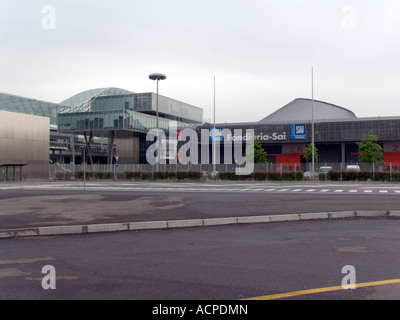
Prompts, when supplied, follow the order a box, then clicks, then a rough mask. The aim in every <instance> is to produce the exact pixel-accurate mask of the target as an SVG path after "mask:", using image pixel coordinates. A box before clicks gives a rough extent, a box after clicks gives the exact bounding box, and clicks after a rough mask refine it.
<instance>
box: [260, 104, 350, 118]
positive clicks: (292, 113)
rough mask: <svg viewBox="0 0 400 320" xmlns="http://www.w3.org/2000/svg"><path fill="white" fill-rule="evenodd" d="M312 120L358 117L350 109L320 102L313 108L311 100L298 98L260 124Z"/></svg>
mask: <svg viewBox="0 0 400 320" xmlns="http://www.w3.org/2000/svg"><path fill="white" fill-rule="evenodd" d="M312 109H313V111H312ZM312 114H314V116H312ZM312 118H314V120H328V119H356V118H357V116H356V115H355V114H354V113H353V112H352V111H350V110H348V109H345V108H343V107H339V106H336V105H334V104H331V103H327V102H323V101H318V100H314V108H312V100H311V99H305V98H298V99H295V100H293V101H292V102H290V103H288V104H287V105H285V106H283V107H282V108H280V109H278V110H277V111H275V112H273V113H271V114H270V115H269V116H267V117H265V118H263V119H261V120H260V121H259V122H260V123H272V122H275V123H276V122H278V123H283V122H287V121H291V122H293V121H296V122H298V121H311V120H312Z"/></svg>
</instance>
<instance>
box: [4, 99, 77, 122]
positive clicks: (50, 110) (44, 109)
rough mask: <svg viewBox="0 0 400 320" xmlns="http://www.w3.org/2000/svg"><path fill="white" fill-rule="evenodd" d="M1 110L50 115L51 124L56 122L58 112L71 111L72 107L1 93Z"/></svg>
mask: <svg viewBox="0 0 400 320" xmlns="http://www.w3.org/2000/svg"><path fill="white" fill-rule="evenodd" d="M0 110H4V111H11V112H18V113H24V114H32V115H37V116H43V117H48V118H50V123H51V124H56V123H57V114H58V113H60V112H66V111H70V108H68V107H66V106H63V105H59V104H56V103H51V102H45V101H40V100H36V99H29V98H23V97H18V96H14V95H11V94H6V93H0Z"/></svg>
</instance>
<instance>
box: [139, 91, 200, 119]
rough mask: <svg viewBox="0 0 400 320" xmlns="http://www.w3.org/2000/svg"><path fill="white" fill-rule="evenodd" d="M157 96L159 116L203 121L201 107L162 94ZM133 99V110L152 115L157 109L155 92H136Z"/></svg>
mask: <svg viewBox="0 0 400 320" xmlns="http://www.w3.org/2000/svg"><path fill="white" fill-rule="evenodd" d="M158 98H159V102H158V112H159V113H160V114H161V116H163V117H165V118H169V119H172V120H177V121H181V122H186V123H201V122H202V121H203V109H201V108H198V107H195V106H193V105H190V104H187V103H184V102H181V101H178V100H174V99H171V98H168V97H165V96H162V95H159V96H158ZM135 101H136V104H135V108H134V110H135V111H139V112H146V113H151V114H153V115H154V114H155V112H156V111H157V94H155V93H139V94H136V100H135Z"/></svg>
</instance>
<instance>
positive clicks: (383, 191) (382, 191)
mask: <svg viewBox="0 0 400 320" xmlns="http://www.w3.org/2000/svg"><path fill="white" fill-rule="evenodd" d="M379 192H380V193H387V192H388V191H387V190H379Z"/></svg>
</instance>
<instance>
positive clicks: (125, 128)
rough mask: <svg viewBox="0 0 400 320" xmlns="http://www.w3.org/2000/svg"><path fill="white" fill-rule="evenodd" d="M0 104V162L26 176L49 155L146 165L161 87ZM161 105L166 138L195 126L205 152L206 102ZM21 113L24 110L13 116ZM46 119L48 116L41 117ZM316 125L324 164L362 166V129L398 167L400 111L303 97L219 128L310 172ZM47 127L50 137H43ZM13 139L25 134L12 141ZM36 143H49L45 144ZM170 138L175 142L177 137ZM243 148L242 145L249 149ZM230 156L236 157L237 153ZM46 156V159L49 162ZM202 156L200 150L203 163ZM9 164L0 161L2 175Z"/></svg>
mask: <svg viewBox="0 0 400 320" xmlns="http://www.w3.org/2000/svg"><path fill="white" fill-rule="evenodd" d="M0 110H3V113H2V118H3V120H2V121H3V122H2V123H3V126H2V127H1V129H0V130H1V132H2V135H1V136H0V156H1V158H0V160H1V161H0V165H1V164H7V165H13V164H14V165H16V164H18V165H25V164H28V166H27V167H26V171H25V172H26V173H27V175H28V177H31V176H32V177H35V176H43V175H44V172H45V171H46V170H47V163H48V162H49V160H50V162H56V163H58V164H80V163H82V161H84V160H86V162H88V163H92V164H112V163H113V162H115V157H114V156H116V155H118V161H119V163H121V164H139V163H140V164H145V163H147V160H146V151H147V149H148V147H149V145H150V144H151V143H152V142H149V141H146V134H147V133H148V131H149V130H150V129H153V128H156V127H157V117H156V114H157V95H156V94H155V93H134V92H131V91H128V90H124V89H121V88H113V87H108V88H99V89H92V90H87V91H83V92H81V93H78V94H76V95H74V96H72V97H70V98H68V99H66V100H64V101H62V102H60V103H51V102H46V101H40V100H36V99H30V98H23V97H19V96H15V95H10V94H5V93H0ZM158 111H159V112H158V114H159V119H158V120H159V121H158V128H161V129H163V130H164V131H165V133H166V135H167V136H168V129H169V126H170V125H171V123H174V124H175V125H176V126H177V127H179V128H185V127H190V128H193V129H195V130H196V131H197V133H198V137H199V142H198V146H199V147H200V148H198V149H199V150H202V148H201V146H202V145H201V143H203V144H204V143H205V142H204V140H200V137H201V132H202V131H204V129H205V130H206V132H207V130H208V131H211V129H212V128H213V125H212V124H210V123H203V110H202V109H201V108H199V107H196V106H193V105H190V104H187V103H184V102H181V101H177V100H175V99H171V98H168V97H165V96H161V95H160V96H159V103H158ZM11 113H12V115H11ZM16 113H18V114H20V116H15V115H14V114H16ZM21 114H24V115H26V116H28V115H30V116H32V125H33V126H34V127H35V128H38V129H34V131H32V130H33V129H32V128H31V127H30V126H31V124H30V123H29V124H28V123H27V121H28V120H26V119H27V118H26V117H24V116H21ZM36 117H37V118H36ZM42 118H46V119H47V122H46V123H45V122H43V121H42V120H40V121H39V119H42ZM4 119H7V120H4ZM4 121H6V122H4ZM29 121H30V120H29ZM4 123H5V124H6V125H4ZM312 123H314V141H315V144H316V147H317V149H318V156H319V163H320V164H319V166H322V165H325V164H326V165H329V166H333V167H334V168H335V169H337V170H339V169H344V168H345V166H346V165H348V164H357V163H358V162H359V160H358V146H357V145H356V142H359V141H361V139H362V135H363V134H364V133H368V132H369V131H372V132H373V133H374V134H375V135H376V136H377V138H378V143H379V144H380V145H381V146H382V148H383V151H384V159H383V160H384V162H383V164H382V166H381V167H382V168H381V169H382V170H384V169H388V168H389V167H390V169H393V170H399V169H400V116H395V117H379V116H378V117H371V118H358V117H357V116H356V115H355V114H354V113H353V112H352V111H351V110H349V109H346V108H343V107H340V106H337V105H334V104H331V103H327V102H323V101H318V100H313V101H312V100H310V99H304V98H298V99H295V100H293V101H292V102H290V103H288V104H287V105H285V106H283V107H281V108H280V109H278V110H276V111H275V112H273V113H272V114H270V115H268V116H266V117H265V118H263V119H261V120H260V121H257V122H246V123H220V124H216V126H217V128H218V129H220V130H221V131H222V130H223V129H228V130H229V132H230V134H228V135H227V136H224V137H223V139H225V141H226V142H233V141H244V140H246V139H247V137H246V135H245V130H246V129H253V130H254V132H255V136H256V138H257V139H258V140H259V141H260V143H261V145H262V146H263V148H264V149H265V150H266V152H267V161H268V163H269V165H270V167H269V168H270V169H272V170H273V169H276V170H278V169H279V170H282V171H291V170H303V171H306V170H308V167H307V165H306V163H305V160H304V157H303V155H304V153H305V148H306V146H307V145H308V144H309V143H311V141H312V135H311V132H312ZM39 127H40V129H39ZM37 130H38V131H37ZM178 131H179V130H178ZM225 131H226V130H225ZM36 132H38V133H36ZM44 132H47V133H46V135H47V139H48V140H46V139H44V136H43V135H44ZM37 134H40V139H39V138H38V139H39V140H37V139H36V138H35V136H36V135H37ZM10 139H19V140H18V142H16V141H14V142H11V140H10ZM177 139H178V138H177ZM207 139H208V138H207ZM38 141H42V142H43V144H46V143H47V145H48V146H47V149H46V148H44V147H43V144H41V143H39V142H38ZM46 141H47V142H46ZM165 143H166V144H167V143H169V145H174V143H175V144H176V143H177V141H176V140H174V141H165ZM38 144H40V148H36V149H35V150H33V151H32V150H31V149H29V148H31V147H29V148H28V147H24V146H28V145H29V146H37V145H38ZM181 144H182V142H181ZM207 144H208V148H209V163H212V158H213V155H212V143H211V141H207ZM12 145H15V146H18V147H17V148H13V147H12ZM203 146H204V145H203ZM244 148H245V145H244V144H243V150H242V151H243V153H244V152H245V151H246V150H245V149H244ZM17 149H18V150H17ZM44 149H46V151H45V150H44ZM16 150H17V151H16ZM203 150H204V149H203ZM37 153H40V157H39V156H38V154H37ZM219 153H220V157H219V158H218V159H219V162H220V163H225V159H224V144H223V143H220V150H219ZM84 155H85V156H86V159H84ZM174 156H175V157H177V158H178V161H179V153H177V152H175V154H172V156H171V155H170V157H174ZM39 158H40V159H39ZM231 158H232V160H231V162H234V161H235V159H234V157H233V156H232V157H231ZM44 159H47V163H46V164H45V163H44V161H45V160H44ZM200 159H202V158H201V154H200V153H199V163H200V162H201V161H200ZM39 167H40V168H41V169H40V170H39V169H37V168H39ZM4 168H5V167H1V170H3V171H2V172H3V173H4ZM19 168H20V167H18V166H14V168H13V167H12V166H9V168H8V169H9V170H10V171H12V172H13V173H14V171H15V175H18V172H19V171H18V170H20V169H19ZM29 168H30V169H29ZM23 170H25V168H23ZM30 170H33V171H30ZM35 172H37V174H36V173H35ZM39 172H40V173H39ZM15 175H14V176H15ZM3 176H4V174H3Z"/></svg>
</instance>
